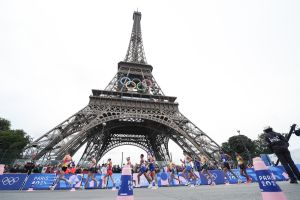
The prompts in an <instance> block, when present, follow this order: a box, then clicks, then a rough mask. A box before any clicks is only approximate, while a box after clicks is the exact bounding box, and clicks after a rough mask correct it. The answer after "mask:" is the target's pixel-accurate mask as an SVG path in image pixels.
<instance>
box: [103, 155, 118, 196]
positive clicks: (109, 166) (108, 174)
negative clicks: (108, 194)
mask: <svg viewBox="0 0 300 200" xmlns="http://www.w3.org/2000/svg"><path fill="white" fill-rule="evenodd" d="M112 175H113V171H112V161H111V159H110V158H109V159H108V160H107V173H106V175H105V176H104V180H105V182H106V177H107V182H108V180H109V177H110V178H111V181H112V183H113V188H112V189H113V190H114V189H116V187H115V181H114V179H113V177H112Z"/></svg>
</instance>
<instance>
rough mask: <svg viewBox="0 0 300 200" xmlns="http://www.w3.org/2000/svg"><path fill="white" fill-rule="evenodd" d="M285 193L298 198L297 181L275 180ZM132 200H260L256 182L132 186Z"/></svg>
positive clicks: (98, 197)
mask: <svg viewBox="0 0 300 200" xmlns="http://www.w3.org/2000/svg"><path fill="white" fill-rule="evenodd" d="M277 183H278V184H279V186H280V187H281V189H282V190H283V191H284V193H285V194H286V196H287V198H288V200H299V199H300V184H289V182H277ZM133 193H134V199H135V200H154V199H155V200H199V199H203V200H215V199H221V200H248V199H249V200H250V199H251V200H261V199H262V198H261V194H260V190H259V187H258V184H257V183H252V184H240V185H237V184H232V185H216V186H207V185H203V186H199V187H195V188H190V187H185V186H178V187H162V188H159V189H157V190H152V189H146V188H138V189H136V188H135V189H134V192H133ZM0 196H1V198H0V199H1V200H83V199H84V200H115V199H116V197H117V191H112V190H105V189H96V190H95V189H94V190H76V191H75V192H70V191H69V190H57V191H49V190H39V191H33V192H27V191H0Z"/></svg>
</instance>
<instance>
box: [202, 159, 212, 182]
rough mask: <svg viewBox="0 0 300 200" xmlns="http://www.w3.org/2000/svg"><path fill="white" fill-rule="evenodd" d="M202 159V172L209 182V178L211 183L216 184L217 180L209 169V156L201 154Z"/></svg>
mask: <svg viewBox="0 0 300 200" xmlns="http://www.w3.org/2000/svg"><path fill="white" fill-rule="evenodd" d="M200 161H201V166H202V170H201V174H202V175H203V176H204V177H205V178H206V179H207V182H209V181H208V178H209V179H210V185H215V182H214V180H213V179H212V175H211V173H210V172H209V171H208V159H207V157H206V156H200ZM205 173H206V174H207V176H208V178H207V176H206V175H205Z"/></svg>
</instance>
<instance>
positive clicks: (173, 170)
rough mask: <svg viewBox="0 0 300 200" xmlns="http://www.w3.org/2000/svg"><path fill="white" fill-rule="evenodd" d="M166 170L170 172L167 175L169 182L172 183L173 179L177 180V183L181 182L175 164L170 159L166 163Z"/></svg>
mask: <svg viewBox="0 0 300 200" xmlns="http://www.w3.org/2000/svg"><path fill="white" fill-rule="evenodd" d="M168 170H169V172H170V177H169V184H171V183H173V180H174V179H175V180H177V181H178V184H179V185H180V184H181V181H180V179H179V176H178V174H177V170H176V165H175V164H174V163H173V162H172V161H171V162H170V163H169V165H168ZM175 174H177V178H176V177H175Z"/></svg>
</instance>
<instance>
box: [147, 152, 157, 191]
mask: <svg viewBox="0 0 300 200" xmlns="http://www.w3.org/2000/svg"><path fill="white" fill-rule="evenodd" d="M148 169H149V176H150V177H151V179H152V181H151V183H150V184H149V186H148V188H152V189H157V188H158V183H157V177H156V172H155V157H154V156H153V155H148ZM153 184H154V186H153Z"/></svg>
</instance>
